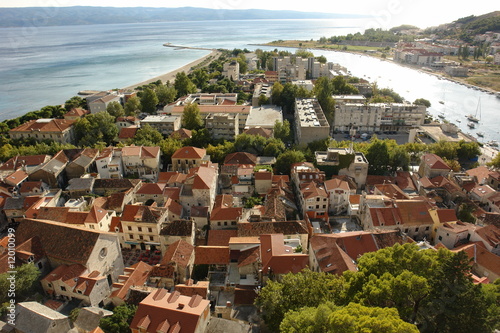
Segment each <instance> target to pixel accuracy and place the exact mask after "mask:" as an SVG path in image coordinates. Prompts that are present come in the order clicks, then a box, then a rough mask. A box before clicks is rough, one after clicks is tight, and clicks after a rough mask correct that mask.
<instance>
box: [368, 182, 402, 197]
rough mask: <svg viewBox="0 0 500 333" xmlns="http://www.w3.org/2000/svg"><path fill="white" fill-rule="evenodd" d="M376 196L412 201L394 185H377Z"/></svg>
mask: <svg viewBox="0 0 500 333" xmlns="http://www.w3.org/2000/svg"><path fill="white" fill-rule="evenodd" d="M374 193H375V194H379V193H380V194H383V195H385V196H386V197H388V198H391V199H410V197H409V196H408V195H407V194H406V193H404V192H403V191H402V190H401V189H400V188H399V187H398V186H397V185H394V184H378V185H375V192H374Z"/></svg>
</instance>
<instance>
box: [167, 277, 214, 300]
mask: <svg viewBox="0 0 500 333" xmlns="http://www.w3.org/2000/svg"><path fill="white" fill-rule="evenodd" d="M209 284H210V282H209V281H198V282H196V283H194V281H193V280H192V279H188V280H187V281H186V283H180V284H176V285H175V287H174V288H175V291H178V292H179V293H180V294H181V295H184V296H188V297H191V296H194V295H200V296H201V297H203V298H204V299H207V297H208V286H209Z"/></svg>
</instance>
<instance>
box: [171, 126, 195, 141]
mask: <svg viewBox="0 0 500 333" xmlns="http://www.w3.org/2000/svg"><path fill="white" fill-rule="evenodd" d="M192 136H193V132H192V131H190V130H188V129H185V128H180V129H178V130H177V131H173V132H172V134H170V137H171V138H173V139H178V140H184V139H190V138H191V137H192Z"/></svg>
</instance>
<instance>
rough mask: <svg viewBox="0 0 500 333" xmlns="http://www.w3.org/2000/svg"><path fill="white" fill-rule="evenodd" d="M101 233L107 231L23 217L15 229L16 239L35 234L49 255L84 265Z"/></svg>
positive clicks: (21, 239)
mask: <svg viewBox="0 0 500 333" xmlns="http://www.w3.org/2000/svg"><path fill="white" fill-rule="evenodd" d="M101 234H107V233H104V232H100V231H94V230H91V229H87V228H81V227H75V226H72V225H68V224H63V223H58V222H52V221H45V220H34V219H25V220H23V222H22V223H21V224H20V225H19V227H18V228H17V230H16V241H17V242H20V243H22V242H25V241H26V240H28V239H30V238H32V237H34V236H37V237H38V238H39V239H40V243H41V244H42V247H43V249H44V251H45V253H47V255H48V256H49V257H53V258H57V259H58V260H62V261H65V262H70V263H75V264H82V265H86V264H87V261H88V260H89V257H90V254H91V253H92V251H93V250H94V246H95V244H96V242H97V240H98V238H99V237H100V235H101ZM75 249H78V250H77V251H75Z"/></svg>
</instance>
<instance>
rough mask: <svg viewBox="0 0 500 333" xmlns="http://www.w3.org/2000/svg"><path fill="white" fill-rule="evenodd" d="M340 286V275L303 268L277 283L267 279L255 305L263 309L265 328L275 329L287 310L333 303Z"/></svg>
mask: <svg viewBox="0 0 500 333" xmlns="http://www.w3.org/2000/svg"><path fill="white" fill-rule="evenodd" d="M342 289H343V280H342V278H340V277H338V276H336V275H331V274H326V273H316V272H312V271H310V270H308V269H305V270H303V271H301V272H300V273H297V274H293V273H288V274H285V275H283V277H282V278H281V280H280V281H279V282H278V281H272V280H269V281H268V283H267V285H266V286H265V287H264V288H262V290H261V291H260V292H259V294H258V296H257V298H256V300H255V304H256V305H257V306H258V307H260V309H261V310H262V314H263V318H264V321H265V322H266V324H267V325H268V327H269V328H270V329H271V330H272V331H277V330H278V328H279V326H280V323H281V322H282V320H283V318H284V317H285V314H286V313H287V312H288V311H290V310H298V309H300V308H302V307H316V306H318V305H320V304H322V303H324V302H326V301H333V302H334V303H335V302H337V301H339V300H340V297H341V293H342Z"/></svg>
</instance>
